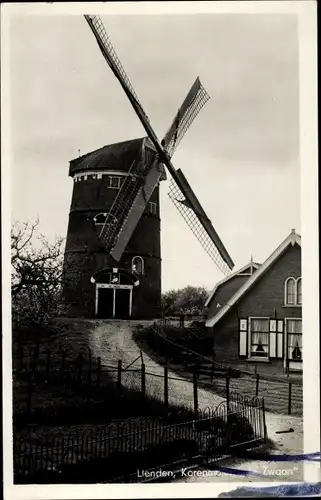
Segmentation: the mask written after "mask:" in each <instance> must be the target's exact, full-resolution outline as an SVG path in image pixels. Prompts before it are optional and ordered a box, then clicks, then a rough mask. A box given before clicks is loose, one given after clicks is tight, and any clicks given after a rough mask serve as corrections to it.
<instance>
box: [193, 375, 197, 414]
mask: <svg viewBox="0 0 321 500" xmlns="http://www.w3.org/2000/svg"><path fill="white" fill-rule="evenodd" d="M197 396H198V395H197V371H196V368H195V369H194V372H193V399H194V411H195V412H197V411H198V397H197Z"/></svg>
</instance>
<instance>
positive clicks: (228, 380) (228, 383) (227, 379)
mask: <svg viewBox="0 0 321 500" xmlns="http://www.w3.org/2000/svg"><path fill="white" fill-rule="evenodd" d="M229 407H230V368H229V371H228V373H227V374H226V408H227V411H229Z"/></svg>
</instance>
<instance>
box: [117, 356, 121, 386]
mask: <svg viewBox="0 0 321 500" xmlns="http://www.w3.org/2000/svg"><path fill="white" fill-rule="evenodd" d="M121 374H122V366H121V359H119V360H118V368H117V388H118V392H120V391H121Z"/></svg>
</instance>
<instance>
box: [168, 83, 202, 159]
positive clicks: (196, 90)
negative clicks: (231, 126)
mask: <svg viewBox="0 0 321 500" xmlns="http://www.w3.org/2000/svg"><path fill="white" fill-rule="evenodd" d="M209 98H210V96H209V95H208V93H207V92H206V90H205V89H204V87H203V86H202V84H201V82H200V79H199V78H197V79H196V80H195V82H194V84H193V85H192V87H191V89H190V91H189V93H188V94H187V96H186V98H185V100H184V102H183V104H182V106H181V107H180V109H179V110H178V113H177V114H176V116H175V118H174V120H173V123H172V125H171V126H170V128H169V129H168V131H167V132H166V134H165V137H164V139H163V141H162V144H163V145H164V149H165V150H166V151H167V153H168V154H169V156H170V157H172V156H173V154H174V151H175V149H176V148H177V146H178V145H179V143H180V142H181V140H182V139H183V137H184V135H185V133H186V131H187V129H188V128H189V127H190V125H191V124H192V122H193V121H194V119H195V117H196V116H197V115H198V113H199V112H200V110H201V109H202V107H203V106H204V104H206V103H207V101H208V100H209Z"/></svg>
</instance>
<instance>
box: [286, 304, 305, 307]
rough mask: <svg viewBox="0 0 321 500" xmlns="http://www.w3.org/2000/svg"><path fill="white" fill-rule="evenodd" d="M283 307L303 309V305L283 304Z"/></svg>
mask: <svg viewBox="0 0 321 500" xmlns="http://www.w3.org/2000/svg"><path fill="white" fill-rule="evenodd" d="M282 307H302V304H283V306H282Z"/></svg>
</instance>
